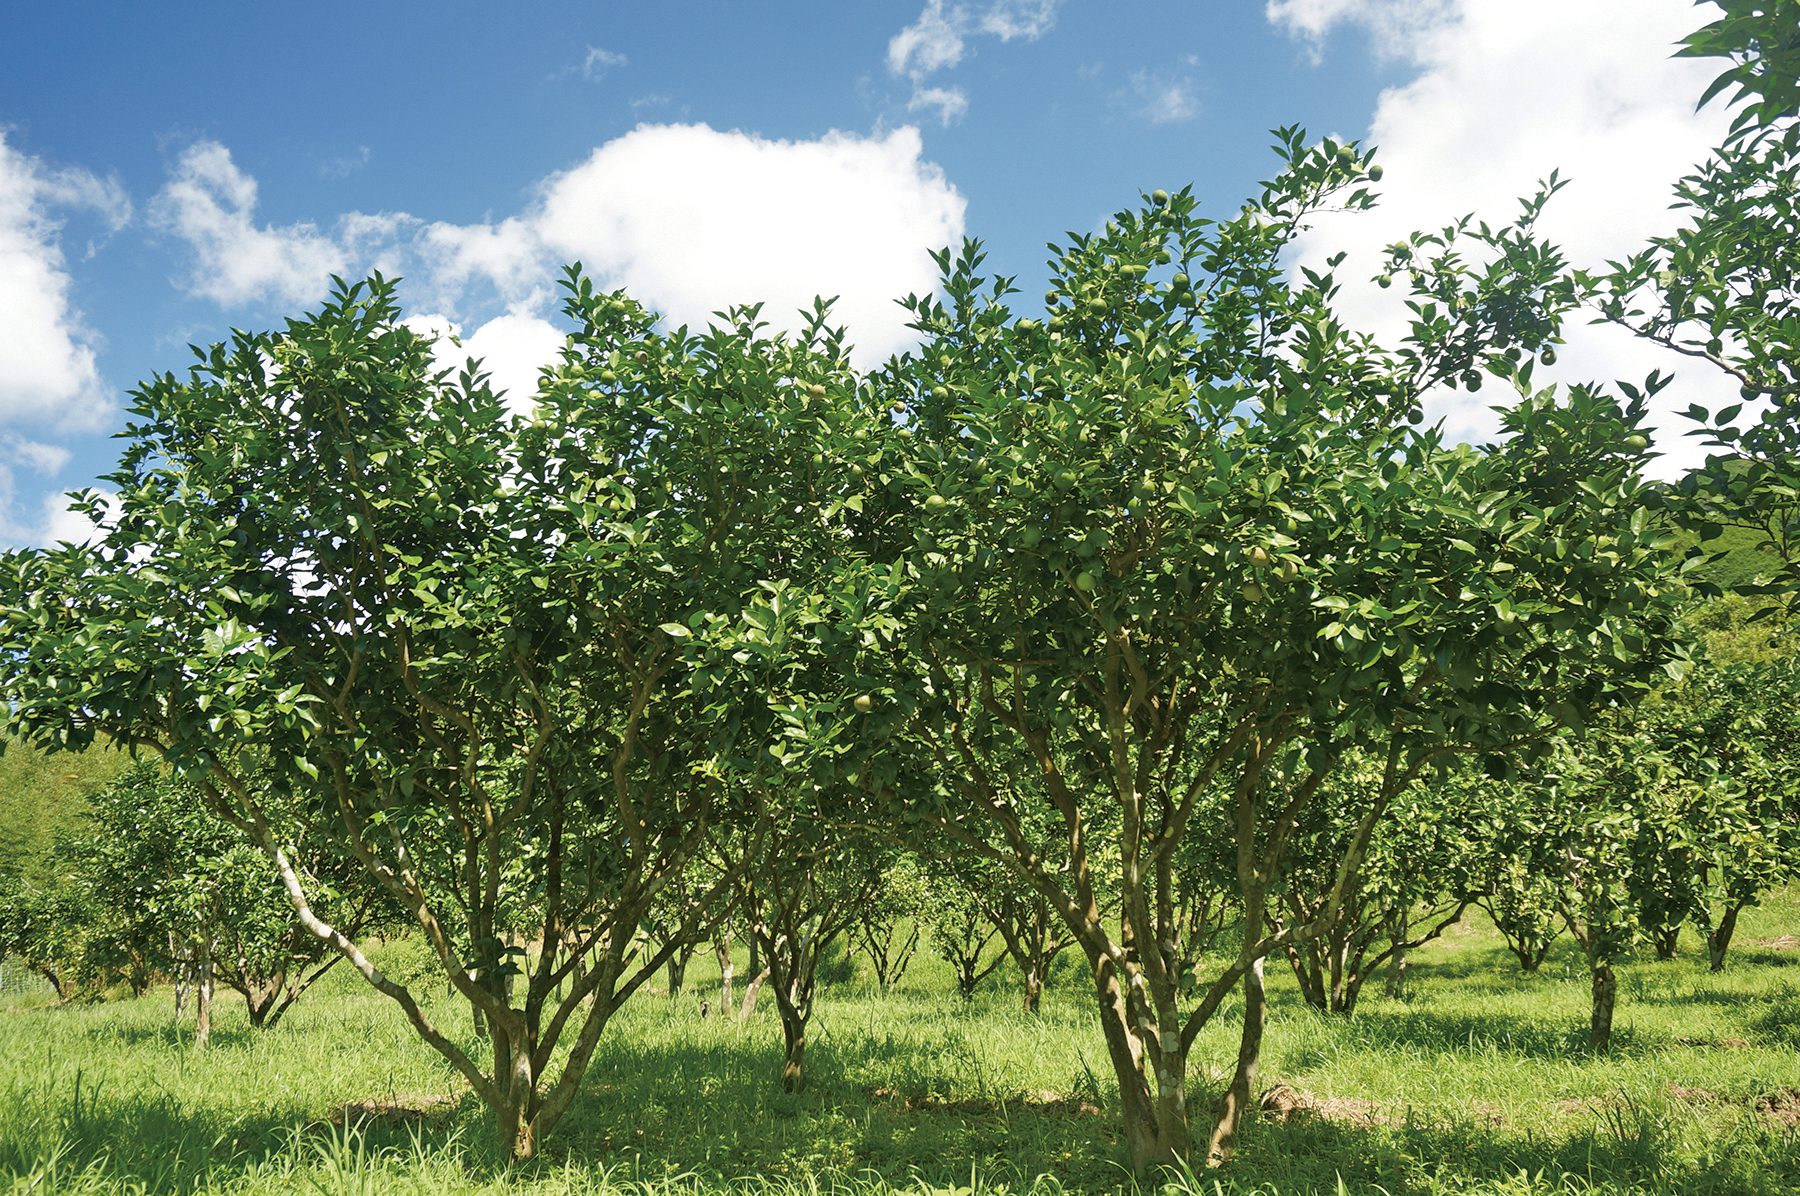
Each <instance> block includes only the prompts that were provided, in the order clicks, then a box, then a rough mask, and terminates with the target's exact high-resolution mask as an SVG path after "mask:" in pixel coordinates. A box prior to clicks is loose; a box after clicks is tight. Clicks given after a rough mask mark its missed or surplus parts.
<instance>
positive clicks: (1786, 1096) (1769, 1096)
mask: <svg viewBox="0 0 1800 1196" xmlns="http://www.w3.org/2000/svg"><path fill="white" fill-rule="evenodd" d="M1755 1106H1756V1111H1757V1112H1758V1113H1761V1114H1762V1115H1763V1116H1764V1117H1768V1118H1772V1119H1773V1120H1775V1121H1779V1122H1780V1123H1781V1124H1782V1125H1785V1126H1788V1127H1789V1128H1790V1129H1791V1128H1792V1127H1794V1126H1797V1125H1800V1088H1777V1089H1775V1091H1773V1092H1765V1093H1763V1094H1762V1095H1761V1096H1759V1097H1757V1098H1756V1101H1755Z"/></svg>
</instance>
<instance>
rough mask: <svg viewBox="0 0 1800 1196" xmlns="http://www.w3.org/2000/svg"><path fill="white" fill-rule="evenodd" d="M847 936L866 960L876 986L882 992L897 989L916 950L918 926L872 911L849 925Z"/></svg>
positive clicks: (916, 922) (915, 922)
mask: <svg viewBox="0 0 1800 1196" xmlns="http://www.w3.org/2000/svg"><path fill="white" fill-rule="evenodd" d="M850 937H851V940H852V941H853V942H854V943H855V944H856V947H857V948H858V949H859V950H860V951H861V952H862V953H863V954H864V955H865V956H867V957H868V960H869V966H870V967H871V968H873V969H874V972H875V983H876V984H877V985H879V986H880V987H881V991H882V992H884V993H891V992H893V991H894V990H895V989H896V988H898V987H899V986H900V978H901V977H902V976H904V975H905V974H906V967H907V965H908V964H910V963H911V962H912V957H913V954H914V952H916V951H917V950H918V949H919V923H918V920H917V919H914V918H902V917H898V916H894V915H892V914H890V913H888V912H886V911H883V910H880V909H878V908H871V910H870V911H869V912H867V913H865V914H864V915H863V916H862V917H860V918H858V919H857V920H856V922H855V924H854V925H852V926H851V928H850Z"/></svg>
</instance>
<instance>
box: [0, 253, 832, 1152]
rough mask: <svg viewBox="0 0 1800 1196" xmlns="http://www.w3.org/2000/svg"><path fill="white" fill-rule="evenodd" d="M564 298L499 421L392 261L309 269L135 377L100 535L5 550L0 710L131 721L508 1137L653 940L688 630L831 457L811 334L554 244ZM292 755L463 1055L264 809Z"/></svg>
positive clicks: (740, 591)
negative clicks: (290, 285)
mask: <svg viewBox="0 0 1800 1196" xmlns="http://www.w3.org/2000/svg"><path fill="white" fill-rule="evenodd" d="M565 315H566V317H567V319H568V321H569V323H570V325H571V327H572V329H573V330H572V332H571V334H570V336H569V339H568V342H567V347H566V349H565V352H564V354H563V356H562V358H561V360H560V362H559V363H557V364H556V365H555V367H554V368H552V369H550V370H549V371H547V372H546V374H545V375H544V377H543V378H542V379H541V381H540V392H539V395H538V401H537V405H536V407H535V409H534V410H533V412H532V413H531V415H530V417H529V418H525V419H516V420H515V419H511V418H509V417H508V415H507V413H506V408H505V407H504V405H503V404H502V402H501V399H500V397H499V396H497V395H496V394H495V393H494V392H493V391H492V389H491V388H490V387H489V385H488V383H487V381H486V379H485V377H484V376H482V375H481V374H480V373H478V372H476V371H475V370H474V369H473V368H471V369H468V370H463V371H446V370H443V369H441V368H440V367H439V366H437V365H436V364H435V362H434V354H433V345H432V343H431V342H430V341H429V340H428V339H426V338H424V337H422V336H420V335H418V334H417V333H415V332H414V331H412V330H411V329H409V328H408V327H406V326H405V325H404V324H403V323H402V321H401V312H400V309H399V306H398V303H397V300H396V296H395V290H394V287H393V285H392V283H390V282H389V281H386V280H383V279H380V278H375V279H372V280H370V281H368V282H364V283H358V284H355V285H350V286H340V287H339V288H338V289H337V290H336V291H335V292H334V294H333V295H332V297H331V298H330V300H329V301H328V302H327V303H326V304H325V305H324V306H323V307H322V308H321V309H320V310H319V311H317V312H316V313H313V314H311V315H309V316H307V317H305V318H302V319H298V320H294V321H291V322H289V323H288V324H286V325H285V326H284V327H282V328H281V329H278V330H274V331H270V332H262V333H250V332H243V333H238V334H236V335H235V336H234V338H233V340H232V341H231V342H230V343H229V344H221V345H217V346H214V347H213V348H211V349H209V350H206V351H204V352H201V353H200V355H199V360H198V361H197V362H196V363H195V365H194V366H193V367H192V369H191V370H189V371H188V372H187V373H186V374H185V375H183V376H177V375H173V374H165V375H160V376H158V377H156V378H154V379H152V380H151V381H150V382H148V383H146V384H145V385H144V386H142V387H140V388H139V389H138V390H137V391H135V392H134V394H133V403H132V423H131V425H130V428H129V430H128V432H127V447H126V450H125V453H124V456H123V458H122V461H121V464H120V466H119V468H118V469H117V470H116V471H115V472H114V473H112V474H111V475H109V476H108V478H107V479H106V480H107V482H108V483H109V484H110V485H111V486H112V487H113V488H114V489H115V490H116V494H117V497H116V501H115V505H114V506H113V508H112V510H111V511H110V512H109V511H108V510H107V509H106V506H105V504H104V503H103V502H102V500H101V498H100V496H99V495H97V494H89V495H87V496H85V497H84V498H83V499H82V500H81V503H82V505H84V506H85V507H86V509H87V510H89V511H90V512H91V513H92V514H93V515H94V516H95V517H96V518H97V519H98V520H99V521H100V522H101V523H102V524H103V526H104V529H105V530H104V532H103V533H102V534H101V535H100V536H99V538H98V539H97V541H96V542H95V543H94V544H93V545H92V546H85V547H84V546H76V545H68V544H65V545H61V546H58V547H56V548H50V549H30V550H22V551H19V552H15V553H11V554H9V555H8V556H7V557H6V558H5V559H4V562H3V563H0V569H3V572H4V578H3V580H0V619H3V620H4V624H5V633H6V637H7V642H8V644H9V645H10V646H12V648H13V650H12V651H10V652H9V653H8V654H7V656H6V660H5V663H4V665H3V666H0V691H3V692H4V693H5V695H6V698H7V714H6V717H7V721H8V723H9V729H10V730H12V731H14V732H16V733H17V734H19V735H20V736H22V737H24V738H25V739H26V740H28V741H29V742H31V743H33V744H35V745H38V746H41V747H47V748H75V747H80V746H83V745H85V744H87V743H89V742H91V741H93V740H94V738H95V737H96V736H98V735H101V734H106V735H108V736H109V737H111V738H112V739H113V740H114V741H115V742H118V743H120V744H123V745H128V746H137V747H142V748H148V749H152V750H155V751H157V752H160V753H161V754H162V755H163V756H164V757H165V758H166V759H167V761H168V762H169V764H170V765H171V767H172V768H173V769H174V771H175V772H176V773H177V775H179V776H180V777H182V778H183V779H184V780H185V781H187V782H188V783H190V784H192V785H193V786H195V788H196V789H197V790H198V791H199V792H200V793H201V794H203V795H204V797H205V799H206V801H207V802H208V805H209V807H210V808H211V809H213V810H214V811H215V812H216V813H218V814H219V815H220V816H221V817H223V818H225V819H226V820H227V821H228V822H230V823H231V824H232V825H233V826H235V827H237V828H238V829H239V830H240V831H241V832H243V833H245V834H247V835H248V836H249V837H250V838H251V839H252V840H253V841H254V842H256V843H257V844H258V845H259V846H260V847H261V848H262V850H263V851H264V852H265V853H266V854H267V856H268V858H269V859H270V860H271V861H272V862H273V864H274V866H275V869H276V871H277V873H278V874H279V876H280V878H281V880H282V883H283V885H284V888H285V890H286V893H287V896H288V899H289V900H290V902H291V903H292V905H293V907H294V908H295V910H296V911H297V913H298V916H299V918H300V920H301V922H302V923H303V924H304V925H305V926H306V927H307V928H308V929H309V930H310V931H311V932H312V933H313V934H315V935H316V936H318V937H319V938H321V939H323V940H325V941H326V942H327V943H329V944H330V946H331V947H332V948H333V950H335V951H336V952H337V953H339V954H340V955H342V956H343V957H344V958H345V959H346V960H348V961H349V963H350V964H351V965H352V966H353V967H354V968H355V969H356V970H357V971H358V972H359V973H360V974H361V975H362V976H363V977H364V978H365V979H366V980H367V982H368V983H369V984H371V985H372V986H373V987H374V988H375V989H377V990H378V991H380V992H381V993H383V994H384V995H386V996H387V997H389V998H391V999H392V1000H393V1001H394V1002H395V1003H396V1004H397V1005H398V1006H399V1007H400V1009H401V1010H402V1011H403V1012H404V1014H405V1015H406V1017H407V1018H408V1020H409V1021H410V1023H411V1024H412V1026H413V1027H414V1029H415V1030H416V1031H417V1032H418V1033H419V1035H420V1036H421V1037H422V1038H423V1039H424V1040H425V1041H426V1042H427V1043H429V1044H430V1045H431V1046H432V1047H433V1048H434V1049H435V1050H436V1051H438V1052H439V1053H440V1054H441V1055H443V1056H444V1057H445V1058H446V1059H447V1060H448V1061H449V1062H450V1064H451V1065H452V1066H453V1067H455V1069H456V1070H457V1071H458V1073H459V1074H461V1075H462V1076H463V1078H464V1079H465V1080H467V1082H468V1083H469V1084H470V1086H471V1087H472V1088H473V1090H474V1091H475V1093H476V1094H477V1096H478V1097H479V1098H480V1099H481V1100H482V1101H483V1102H485V1103H486V1104H488V1105H489V1106H490V1107H491V1108H492V1109H493V1110H494V1112H495V1114H496V1119H497V1122H498V1126H499V1133H500V1139H501V1142H502V1144H503V1148H504V1149H505V1150H506V1151H507V1152H508V1153H509V1154H511V1155H512V1156H514V1157H521V1158H522V1157H528V1156H530V1155H532V1154H534V1153H535V1152H536V1150H537V1145H538V1142H539V1140H540V1138H541V1137H542V1135H544V1134H545V1133H548V1132H549V1131H550V1130H551V1129H552V1128H553V1127H554V1126H555V1124H556V1123H557V1122H558V1120H560V1118H561V1117H562V1116H563V1114H564V1113H565V1112H566V1111H567V1110H568V1108H569V1106H570V1103H571V1102H572V1101H573V1099H574V1097H575V1094H576V1092H577V1090H578V1088H579V1085H580V1083H581V1078H582V1076H583V1074H584V1072H585V1070H586V1067H587V1064H588V1061H589V1059H590V1058H591V1057H592V1055H593V1052H594V1049H595V1047H596V1045H597V1043H598V1041H599V1038H600V1035H601V1033H602V1030H603V1029H604V1027H605V1026H606V1024H607V1022H608V1020H609V1019H610V1018H611V1016H612V1014H613V1013H614V1012H615V1011H616V1010H617V1009H618V1008H619V1006H620V1004H621V1003H622V1002H623V1001H625V1000H626V999H627V998H628V997H629V996H630V994H631V993H632V992H634V991H635V990H636V989H637V988H638V987H639V986H640V985H642V984H643V983H644V982H645V980H646V979H647V978H648V977H650V976H651V975H652V974H654V972H655V971H656V970H658V969H659V968H660V967H661V966H662V964H663V963H664V961H665V960H666V958H667V957H668V955H670V954H671V953H673V952H674V951H675V950H676V949H677V947H678V946H679V942H680V938H679V936H671V937H670V938H668V939H667V940H665V941H663V942H662V943H661V944H660V945H659V947H658V948H657V949H656V950H654V951H651V952H647V953H646V952H640V951H639V950H638V949H637V944H638V942H639V936H638V930H639V927H640V925H641V924H643V923H644V922H646V921H647V920H649V918H650V917H651V912H652V909H653V907H654V905H655V902H656V899H657V897H658V895H659V894H660V892H661V891H662V889H663V888H664V887H666V886H667V885H669V884H670V883H672V881H673V880H674V879H675V878H676V877H678V876H680V875H682V873H683V869H684V868H685V867H686V866H687V864H688V863H689V861H690V860H691V859H692V858H693V856H694V855H695V853H696V851H697V850H698V848H699V847H700V845H701V842H702V837H703V827H704V824H705V820H706V817H707V815H708V813H709V811H710V810H711V809H712V807H713V805H714V803H715V801H716V798H717V785H716V783H715V782H713V781H711V780H709V779H708V778H707V777H706V776H705V775H703V774H702V773H701V772H700V771H698V770H697V769H696V764H697V763H698V762H700V761H703V760H705V759H706V758H708V756H709V751H708V747H709V745H708V741H707V736H706V732H705V726H706V721H705V719H704V718H702V717H700V714H701V710H700V707H698V706H696V705H695V704H694V702H695V699H693V698H692V696H691V690H690V687H689V686H688V683H687V674H686V672H685V671H684V664H683V656H682V653H683V644H684V641H685V640H686V639H688V638H689V637H690V636H691V631H690V630H689V628H690V627H691V626H692V625H694V624H696V623H698V622H699V621H700V620H701V617H702V616H703V615H705V614H707V613H710V612H717V611H720V610H725V611H730V610H733V609H735V608H736V607H738V606H740V605H742V603H743V602H745V601H746V600H747V595H749V594H751V593H753V592H754V591H755V581H756V580H757V579H760V578H762V577H764V576H766V575H767V573H768V571H769V570H770V569H771V568H773V567H774V566H773V565H772V564H771V562H774V561H776V560H777V559H778V557H779V553H780V548H781V545H783V544H784V543H786V542H787V540H788V539H789V538H790V534H791V530H792V522H793V520H794V519H795V518H796V515H795V507H794V505H793V503H792V502H791V501H789V499H788V497H787V496H788V495H790V494H793V493H795V492H796V491H797V490H798V489H799V488H800V486H801V480H800V479H801V478H802V477H813V478H820V479H826V480H829V481H832V482H834V483H835V482H836V481H837V480H838V479H839V478H840V477H841V473H840V472H839V470H838V467H837V466H836V464H835V462H834V463H833V464H832V465H829V466H820V465H818V464H816V462H817V461H818V460H820V459H821V452H820V444H819V443H818V441H817V434H818V433H819V430H820V426H821V425H819V423H818V421H816V420H815V419H813V418H812V416H811V412H812V409H813V406H812V405H813V404H814V403H815V402H816V399H815V393H816V394H818V395H823V394H824V390H825V385H826V384H827V383H828V382H830V381H831V380H832V378H833V376H834V374H835V373H836V372H837V371H839V370H840V368H841V354H834V353H830V352H824V351H821V350H819V349H818V348H816V347H815V346H813V345H810V344H805V343H801V342H798V341H794V340H790V339H785V338H771V337H764V336H761V335H759V332H760V330H759V329H758V328H756V327H755V326H754V321H753V313H739V317H741V318H738V317H734V318H733V319H732V320H729V321H727V322H726V324H725V325H724V326H722V327H719V328H716V329H713V330H709V331H708V332H707V333H705V334H703V335H701V334H692V333H690V332H688V331H687V330H686V329H675V330H668V331H656V330H655V318H654V316H653V315H652V314H651V313H649V312H646V311H644V310H643V309H642V308H640V307H639V306H637V305H636V304H635V303H632V302H630V301H629V300H627V299H625V298H624V297H622V296H620V295H617V294H608V293H605V292H602V291H598V290H596V289H595V288H594V287H593V285H592V284H591V283H590V282H589V281H588V280H586V279H585V278H584V277H582V276H581V275H580V273H579V271H571V272H570V276H569V277H568V279H567V299H566V304H565ZM714 700H715V702H716V700H717V699H716V698H715V699H714ZM745 700H746V701H748V702H752V703H753V704H757V705H761V704H763V702H762V699H760V698H759V697H755V696H752V695H747V696H746V697H745ZM264 776H267V777H273V778H274V779H275V786H274V788H272V789H271V788H268V787H265V786H262V785H259V784H257V783H254V778H260V777H264ZM300 786H304V787H307V788H309V789H310V788H312V787H314V786H317V787H319V788H320V789H322V790H323V791H324V793H325V794H326V807H327V809H328V811H329V814H330V816H331V818H332V819H333V822H332V824H331V825H332V832H331V833H332V836H333V839H334V841H335V842H336V843H337V844H338V845H339V846H340V847H341V848H342V849H343V850H344V851H346V852H347V853H349V854H350V855H352V856H353V857H354V858H355V859H356V860H357V861H358V863H359V864H360V865H361V868H362V870H363V873H364V875H365V876H366V878H367V880H368V881H369V882H370V883H372V884H374V885H377V886H379V887H380V888H381V889H382V890H384V892H385V893H386V895H387V897H388V898H389V899H390V900H392V901H393V902H394V903H396V904H397V905H398V906H399V907H400V908H401V909H402V910H403V911H405V914H406V916H407V917H408V919H409V920H411V921H412V922H414V923H415V924H416V926H417V927H418V930H419V932H420V933H421V934H422V935H423V936H424V938H425V940H426V941H427V942H428V943H429V944H430V947H431V950H432V952H433V954H434V955H435V956H436V958H437V961H438V964H439V966H440V968H441V971H442V980H443V981H445V982H447V983H448V984H449V985H450V987H451V988H452V989H453V991H454V992H455V993H456V994H457V995H458V996H459V997H460V998H461V1000H462V1001H463V1003H464V1004H465V1005H466V1006H467V1007H468V1008H469V1009H470V1011H471V1012H472V1013H473V1015H474V1016H475V1017H476V1018H477V1020H478V1022H479V1023H482V1024H485V1026H486V1027H487V1029H488V1031H489V1038H490V1041H489V1043H488V1047H489V1048H491V1057H490V1058H488V1059H485V1060H483V1059H479V1058H477V1057H476V1055H475V1054H474V1053H472V1052H471V1051H470V1050H469V1049H467V1048H466V1047H465V1045H464V1044H463V1042H462V1041H460V1040H459V1038H458V1036H457V1035H455V1034H453V1033H451V1032H448V1031H446V1030H445V1029H444V1028H443V1027H442V1026H440V1025H439V1024H438V1023H437V1022H436V1021H435V1020H434V1019H433V1017H432V1016H431V1014H430V1013H429V1012H428V1010H427V1008H426V1005H425V1003H424V1002H422V1001H421V1000H420V999H419V996H418V994H416V993H415V992H414V991H413V990H412V989H411V988H410V987H409V986H408V985H406V984H404V983H401V982H400V981H399V980H398V979H396V978H394V977H390V976H387V975H385V974H383V973H382V971H381V970H380V969H379V968H378V967H377V966H376V965H375V963H374V962H373V961H372V960H371V959H370V958H369V956H368V954H367V953H366V952H365V951H364V950H363V948H362V946H361V945H360V944H358V943H357V942H356V941H354V940H353V939H352V938H351V937H350V936H349V935H347V934H345V933H344V932H343V930H342V928H340V927H338V926H335V925H333V924H332V923H331V922H330V921H328V920H327V919H326V918H325V917H323V916H322V915H321V912H320V910H319V908H317V907H316V906H315V899H316V898H317V896H318V894H317V893H316V892H315V890H314V888H313V887H312V886H309V883H308V879H307V877H306V876H304V875H303V874H302V871H301V869H300V868H298V867H297V866H296V864H295V848H294V843H293V841H292V839H291V838H290V837H289V836H288V835H287V834H286V833H285V832H284V829H283V828H282V826H281V825H280V823H279V821H278V820H277V819H275V818H274V817H273V816H272V810H271V808H270V803H271V800H272V799H273V798H277V797H282V796H283V795H284V793H287V792H292V791H293V790H294V789H295V788H296V787H300ZM703 904H704V903H703Z"/></svg>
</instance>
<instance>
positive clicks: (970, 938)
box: [931, 901, 1006, 1005]
mask: <svg viewBox="0 0 1800 1196" xmlns="http://www.w3.org/2000/svg"><path fill="white" fill-rule="evenodd" d="M998 933H999V931H998V929H997V928H996V927H995V926H994V924H993V923H992V922H990V921H988V918H987V915H986V914H985V913H984V912H983V911H982V908H981V905H980V903H978V902H976V901H966V902H958V903H956V904H954V905H952V906H951V908H949V909H948V910H945V911H942V912H941V913H940V914H939V916H938V917H937V919H936V920H935V921H934V922H933V924H932V927H931V939H932V943H933V945H934V946H936V947H937V952H938V955H939V956H940V957H941V958H942V959H943V961H944V962H945V963H947V964H949V965H950V970H951V972H952V973H954V974H955V976H956V995H957V996H959V997H961V998H962V1000H963V1004H965V1005H967V1004H969V1003H970V1002H971V1001H973V1000H974V999H975V989H976V988H977V987H978V986H979V985H980V984H981V982H982V981H983V980H986V979H987V978H988V977H989V976H991V975H993V973H994V969H996V968H998V967H999V966H1000V965H1001V964H1002V963H1004V962H1005V961H1006V954H1005V953H1004V952H1002V953H1000V954H998V955H991V956H990V955H988V954H987V949H988V947H989V945H991V944H992V943H993V941H994V936H995V935H997V934H998Z"/></svg>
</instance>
